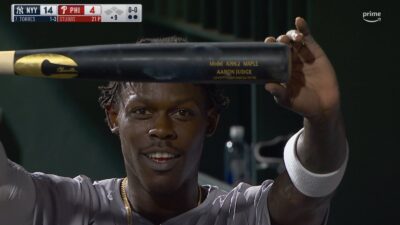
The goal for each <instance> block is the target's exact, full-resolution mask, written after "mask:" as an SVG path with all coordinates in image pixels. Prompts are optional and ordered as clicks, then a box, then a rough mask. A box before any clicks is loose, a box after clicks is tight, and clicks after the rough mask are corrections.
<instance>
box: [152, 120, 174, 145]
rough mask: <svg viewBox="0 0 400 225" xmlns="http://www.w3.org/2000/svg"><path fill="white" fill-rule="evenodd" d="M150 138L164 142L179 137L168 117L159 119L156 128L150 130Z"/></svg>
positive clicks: (155, 124)
mask: <svg viewBox="0 0 400 225" xmlns="http://www.w3.org/2000/svg"><path fill="white" fill-rule="evenodd" d="M149 136H150V137H152V138H159V139H162V140H173V139H175V138H176V137H177V135H176V132H175V131H174V129H173V126H172V122H171V120H170V118H168V116H160V117H159V118H157V120H156V121H155V123H154V127H153V128H151V129H150V130H149Z"/></svg>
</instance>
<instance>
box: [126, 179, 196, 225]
mask: <svg viewBox="0 0 400 225" xmlns="http://www.w3.org/2000/svg"><path fill="white" fill-rule="evenodd" d="M127 186H128V178H127V177H125V178H124V179H123V180H122V182H121V198H122V201H123V202H124V206H125V210H126V220H127V221H128V225H132V208H131V204H130V203H129V200H128V195H127V194H126V187H127ZM197 187H198V193H199V200H198V201H197V206H199V205H200V204H201V200H202V198H203V196H202V193H201V187H200V185H198V186H197Z"/></svg>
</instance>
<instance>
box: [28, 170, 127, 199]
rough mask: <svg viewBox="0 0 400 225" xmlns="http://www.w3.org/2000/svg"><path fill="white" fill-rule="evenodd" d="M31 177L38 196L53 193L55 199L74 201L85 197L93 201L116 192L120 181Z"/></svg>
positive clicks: (51, 176)
mask: <svg viewBox="0 0 400 225" xmlns="http://www.w3.org/2000/svg"><path fill="white" fill-rule="evenodd" d="M31 176H32V180H33V182H34V184H35V186H36V187H37V192H39V194H40V192H42V194H44V195H48V194H49V193H50V194H51V193H54V194H55V195H54V197H56V198H66V199H70V200H74V199H75V200H76V201H82V200H83V199H88V198H86V196H90V198H91V199H94V198H97V197H103V196H107V195H108V194H109V193H114V192H117V191H118V185H119V181H120V180H121V179H119V178H111V179H105V180H99V181H92V179H91V178H89V177H87V176H85V175H79V176H76V177H74V178H70V177H63V176H58V175H53V174H45V173H40V172H36V173H32V175H31ZM90 198H89V199H90Z"/></svg>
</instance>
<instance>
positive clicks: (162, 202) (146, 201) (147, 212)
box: [127, 174, 199, 224]
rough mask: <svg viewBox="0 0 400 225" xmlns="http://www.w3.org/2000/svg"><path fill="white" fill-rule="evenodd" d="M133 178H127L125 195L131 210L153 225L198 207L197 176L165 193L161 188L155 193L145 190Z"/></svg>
mask: <svg viewBox="0 0 400 225" xmlns="http://www.w3.org/2000/svg"><path fill="white" fill-rule="evenodd" d="M135 178H136V176H128V188H127V195H128V199H129V202H130V203H131V205H132V210H133V211H135V212H137V213H139V214H140V215H141V216H143V217H145V218H146V219H148V220H150V221H151V222H153V223H154V224H161V223H162V222H164V221H166V220H168V219H171V218H173V217H175V216H178V215H179V214H182V213H184V212H186V211H188V210H190V209H193V208H195V207H197V205H198V201H199V191H198V190H199V189H198V183H197V174H196V176H193V178H192V179H190V180H188V181H187V182H185V183H183V185H181V186H180V187H178V188H177V189H176V190H166V191H164V190H162V187H160V188H159V189H158V190H157V191H151V190H146V189H145V188H144V187H143V185H142V184H141V183H140V182H139V181H138V180H137V179H135Z"/></svg>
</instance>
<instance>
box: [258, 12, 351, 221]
mask: <svg viewBox="0 0 400 225" xmlns="http://www.w3.org/2000/svg"><path fill="white" fill-rule="evenodd" d="M295 25H296V30H291V31H288V32H287V33H286V34H285V35H281V36H279V37H278V38H277V39H275V38H273V37H268V38H267V39H266V40H265V42H266V43H274V42H281V43H285V44H288V45H290V46H291V49H292V53H293V54H292V62H293V63H292V76H291V78H290V80H289V82H288V83H287V84H276V83H268V84H266V85H265V89H266V90H267V91H269V92H270V93H271V94H272V95H274V97H275V100H276V101H277V102H278V103H279V104H280V105H282V106H284V107H286V108H288V109H290V110H292V111H294V112H296V113H298V114H300V115H302V116H303V117H304V130H303V131H302V132H300V133H298V134H297V135H296V137H297V138H296V137H294V138H295V139H293V140H292V141H289V143H288V145H289V146H287V147H286V149H285V151H290V150H293V152H294V154H293V155H294V157H292V158H297V160H298V162H299V164H298V165H301V166H302V167H303V169H304V171H306V172H307V173H308V174H313V175H312V176H314V178H316V179H323V178H318V177H319V176H320V175H321V177H325V178H326V177H328V176H331V178H329V179H334V178H335V179H336V180H338V179H339V180H340V178H341V175H340V174H342V173H343V171H344V168H345V164H346V157H347V151H348V150H347V144H346V135H345V128H344V124H343V119H342V115H341V111H340V95H339V87H338V83H337V80H336V74H335V71H334V69H333V67H332V65H331V63H330V61H329V59H328V58H327V56H326V55H325V53H324V52H323V50H322V49H321V48H320V46H319V45H318V44H317V43H316V42H315V41H314V39H313V37H312V36H311V34H310V32H309V29H308V26H307V23H306V21H305V20H304V19H302V18H296V21H295ZM286 158H287V157H286V152H285V164H286V167H287V168H288V166H289V167H292V165H291V164H292V163H293V162H288V161H289V160H287V159H286ZM292 168H294V167H292ZM288 171H289V173H288V172H285V173H283V174H281V175H280V176H279V177H278V178H277V179H276V181H275V183H274V184H273V186H272V188H271V192H270V194H269V196H268V205H269V211H270V215H271V218H272V222H273V224H279V225H292V224H296V225H303V224H304V225H306V224H307V225H321V224H322V223H323V221H324V218H325V216H326V215H327V211H328V208H329V203H330V200H331V197H332V195H333V193H332V192H333V190H334V189H335V188H336V185H335V182H332V184H329V185H326V184H327V183H329V182H320V183H319V182H312V184H310V182H308V183H304V180H307V177H304V176H303V177H302V175H299V176H300V177H296V176H297V174H296V173H297V172H293V171H295V170H292V172H291V171H290V170H289V169H288ZM329 174H330V175H329ZM332 174H337V175H332ZM303 175H304V174H303ZM335 176H336V177H335ZM303 178H304V180H303V181H302V179H303ZM325 178H324V179H325ZM295 180H296V182H294V181H295ZM314 181H316V180H314ZM302 182H303V183H302ZM337 183H338V182H336V184H337ZM310 189H311V190H310ZM330 189H332V191H327V190H330Z"/></svg>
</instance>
